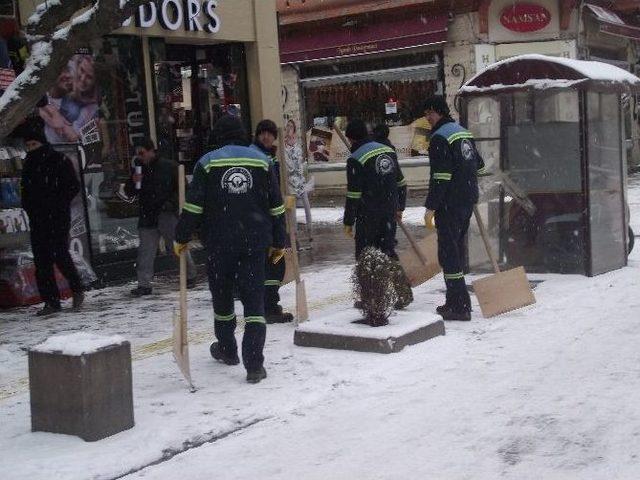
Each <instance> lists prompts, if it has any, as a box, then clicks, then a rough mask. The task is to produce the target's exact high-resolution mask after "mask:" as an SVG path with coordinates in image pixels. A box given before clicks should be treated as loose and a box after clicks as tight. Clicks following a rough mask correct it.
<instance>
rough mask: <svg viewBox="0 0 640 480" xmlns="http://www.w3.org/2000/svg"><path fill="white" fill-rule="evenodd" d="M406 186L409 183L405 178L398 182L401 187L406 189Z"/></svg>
mask: <svg viewBox="0 0 640 480" xmlns="http://www.w3.org/2000/svg"><path fill="white" fill-rule="evenodd" d="M406 184H407V181H406V180H405V179H404V178H403V179H402V180H400V181H399V182H398V186H399V187H404V186H405V185H406Z"/></svg>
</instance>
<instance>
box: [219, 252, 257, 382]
mask: <svg viewBox="0 0 640 480" xmlns="http://www.w3.org/2000/svg"><path fill="white" fill-rule="evenodd" d="M265 257H266V249H263V248H259V249H256V250H246V249H233V250H232V249H223V248H215V247H213V248H211V249H210V250H209V259H208V263H207V274H208V276H209V289H210V290H211V296H212V297H213V313H214V327H215V335H216V338H217V340H218V342H219V345H220V348H221V350H222V351H223V352H224V354H225V355H226V356H233V355H236V354H237V350H238V346H237V343H236V337H235V329H236V313H235V307H234V301H233V291H234V286H236V287H237V290H238V293H239V296H240V301H241V302H242V306H243V308H244V319H245V328H244V336H243V338H242V362H243V364H244V366H245V368H246V369H247V371H257V370H259V369H260V367H262V364H263V363H264V356H263V353H262V352H263V349H264V342H265V338H266V332H267V326H266V322H265V318H264V280H265V278H264V277H265V273H264V266H265Z"/></svg>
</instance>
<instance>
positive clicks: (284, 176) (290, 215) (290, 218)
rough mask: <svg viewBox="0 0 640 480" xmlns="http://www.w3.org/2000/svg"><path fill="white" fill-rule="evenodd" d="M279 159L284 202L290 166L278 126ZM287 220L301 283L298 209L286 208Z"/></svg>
mask: <svg viewBox="0 0 640 480" xmlns="http://www.w3.org/2000/svg"><path fill="white" fill-rule="evenodd" d="M277 155H278V161H279V163H280V193H281V194H282V201H283V203H284V202H285V201H286V197H287V191H288V189H289V183H288V182H289V167H288V166H287V161H286V158H285V155H284V132H283V131H282V128H278V150H277ZM285 222H286V224H287V227H288V230H289V243H291V251H292V253H293V255H292V256H291V258H292V261H293V272H294V276H295V279H296V284H299V283H300V281H301V280H300V261H299V259H298V248H297V242H296V226H297V225H296V222H297V220H296V209H295V207H294V208H292V209H285Z"/></svg>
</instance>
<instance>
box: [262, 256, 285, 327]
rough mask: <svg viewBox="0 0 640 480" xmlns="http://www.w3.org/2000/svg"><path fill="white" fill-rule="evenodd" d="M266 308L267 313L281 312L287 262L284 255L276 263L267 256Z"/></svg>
mask: <svg viewBox="0 0 640 480" xmlns="http://www.w3.org/2000/svg"><path fill="white" fill-rule="evenodd" d="M264 267H265V277H266V278H265V281H264V310H265V313H266V314H267V315H274V314H278V313H280V307H279V305H278V304H279V303H280V293H279V290H280V286H281V284H282V280H284V273H285V270H286V262H285V260H284V257H283V258H282V260H280V261H279V262H278V263H276V264H274V263H273V262H272V261H271V260H270V259H269V258H268V256H267V258H266V261H265V266H264Z"/></svg>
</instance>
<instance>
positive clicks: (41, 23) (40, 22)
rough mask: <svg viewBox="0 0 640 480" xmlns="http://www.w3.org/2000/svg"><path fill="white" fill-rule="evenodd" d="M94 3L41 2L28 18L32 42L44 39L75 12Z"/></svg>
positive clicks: (78, 0) (83, 0) (69, 0)
mask: <svg viewBox="0 0 640 480" xmlns="http://www.w3.org/2000/svg"><path fill="white" fill-rule="evenodd" d="M91 5H93V1H92V0H52V1H47V2H45V3H41V4H40V5H38V6H37V7H36V10H35V12H33V14H32V15H31V16H30V17H29V19H28V20H27V36H28V38H29V40H30V43H32V42H36V41H40V40H43V39H45V38H47V37H49V36H51V35H52V34H53V32H54V31H55V30H56V29H57V28H58V27H60V26H61V25H63V24H65V23H67V22H68V21H69V20H70V19H71V17H73V14H74V13H76V12H77V11H79V10H80V9H82V8H86V7H89V6H91Z"/></svg>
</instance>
